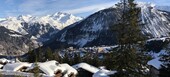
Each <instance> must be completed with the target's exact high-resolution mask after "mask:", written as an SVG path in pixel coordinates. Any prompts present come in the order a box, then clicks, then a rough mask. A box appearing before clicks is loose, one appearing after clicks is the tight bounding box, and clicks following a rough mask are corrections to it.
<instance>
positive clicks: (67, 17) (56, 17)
mask: <svg viewBox="0 0 170 77" xmlns="http://www.w3.org/2000/svg"><path fill="white" fill-rule="evenodd" d="M80 20H82V18H81V17H76V16H74V15H72V14H68V13H61V12H58V13H55V14H53V15H46V16H42V17H35V16H31V15H20V16H18V17H8V18H6V19H3V21H0V26H4V27H5V28H7V29H10V30H13V31H16V32H18V33H21V34H23V35H26V34H28V32H27V30H26V28H25V26H24V25H21V23H23V22H26V23H28V25H29V27H30V26H32V25H34V24H35V23H40V24H43V25H47V24H50V26H51V27H53V28H54V29H58V30H61V29H63V28H65V27H66V26H68V25H71V24H73V23H75V22H78V21H80Z"/></svg>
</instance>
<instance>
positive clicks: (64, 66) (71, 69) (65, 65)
mask: <svg viewBox="0 0 170 77" xmlns="http://www.w3.org/2000/svg"><path fill="white" fill-rule="evenodd" d="M59 66H61V67H63V68H66V70H67V72H66V74H68V75H69V74H71V73H74V74H78V72H77V70H76V69H75V68H73V67H71V66H70V65H68V64H66V63H64V64H60V65H59Z"/></svg>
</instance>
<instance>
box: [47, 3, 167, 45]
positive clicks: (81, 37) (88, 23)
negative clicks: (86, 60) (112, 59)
mask: <svg viewBox="0 0 170 77" xmlns="http://www.w3.org/2000/svg"><path fill="white" fill-rule="evenodd" d="M138 7H140V8H141V19H142V23H144V24H145V25H144V26H142V28H141V29H142V32H143V33H144V34H145V35H147V36H150V38H155V37H164V36H168V35H169V32H170V12H165V11H160V10H157V9H156V8H155V6H154V5H153V4H144V3H140V4H139V5H138ZM120 14H121V11H120V10H119V9H117V8H116V7H111V8H107V9H104V10H101V11H99V12H96V13H94V14H92V15H90V16H89V17H87V18H86V19H84V20H83V21H81V22H79V23H75V24H73V25H71V26H69V27H66V28H65V29H63V30H62V31H60V32H59V33H58V34H57V38H56V39H54V40H53V41H52V42H51V43H49V44H47V46H51V47H52V48H54V47H55V46H60V45H65V46H76V47H83V46H100V45H114V44H116V38H115V34H114V33H113V32H112V31H111V30H110V27H111V26H112V25H114V24H116V23H117V21H118V20H119V18H120ZM58 43H60V44H58ZM61 43H62V44H61Z"/></svg>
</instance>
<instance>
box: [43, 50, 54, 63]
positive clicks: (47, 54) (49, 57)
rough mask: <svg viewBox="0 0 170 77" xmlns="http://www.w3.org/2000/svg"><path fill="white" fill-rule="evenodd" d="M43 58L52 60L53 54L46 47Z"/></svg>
mask: <svg viewBox="0 0 170 77" xmlns="http://www.w3.org/2000/svg"><path fill="white" fill-rule="evenodd" d="M45 58H46V60H52V59H54V58H53V52H52V50H51V49H50V48H49V47H48V48H47V50H46V53H45Z"/></svg>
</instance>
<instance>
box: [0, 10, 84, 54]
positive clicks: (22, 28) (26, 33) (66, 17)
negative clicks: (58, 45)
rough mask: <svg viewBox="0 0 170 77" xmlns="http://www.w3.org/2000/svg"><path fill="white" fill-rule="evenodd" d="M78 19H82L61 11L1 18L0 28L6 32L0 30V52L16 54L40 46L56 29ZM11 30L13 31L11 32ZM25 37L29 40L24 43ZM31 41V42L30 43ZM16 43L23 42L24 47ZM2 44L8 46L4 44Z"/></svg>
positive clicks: (58, 29)
mask: <svg viewBox="0 0 170 77" xmlns="http://www.w3.org/2000/svg"><path fill="white" fill-rule="evenodd" d="M80 20H82V18H81V17H76V16H74V15H72V14H67V13H62V12H58V13H55V14H53V15H47V16H42V17H34V16H31V15H25V16H24V15H20V16H18V17H9V18H6V19H2V20H1V21H0V29H2V30H5V31H6V32H3V31H1V34H0V35H4V36H3V37H1V38H0V39H1V40H0V46H1V48H0V49H3V52H1V53H3V54H4V53H7V52H9V51H12V52H16V53H17V54H20V53H25V52H27V51H28V49H33V48H36V47H38V46H41V45H42V43H43V42H46V41H47V40H49V39H50V38H52V37H53V35H54V34H56V33H57V32H58V31H60V30H61V29H63V28H65V27H66V26H68V25H71V24H73V23H75V22H78V21H80ZM11 31H12V32H13V33H12V34H11ZM4 38H8V39H4ZM13 38H17V39H18V40H13ZM26 39H27V41H28V40H29V41H30V42H28V43H26V41H23V40H26ZM4 41H7V42H8V43H4ZM11 42H13V43H11ZM31 42H32V43H33V44H30V43H31ZM9 43H11V44H9ZM16 43H18V45H19V44H20V45H21V47H22V46H23V45H22V44H23V43H24V44H25V48H24V47H22V48H21V47H18V45H15V44H16ZM4 44H5V45H8V46H4ZM30 46H32V48H30ZM17 47H18V48H17ZM9 49H10V50H9ZM13 55H15V54H13Z"/></svg>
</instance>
